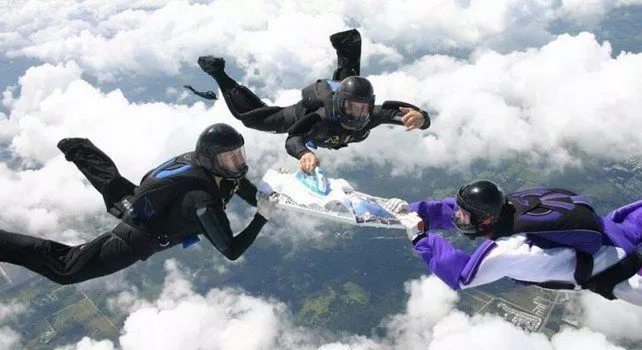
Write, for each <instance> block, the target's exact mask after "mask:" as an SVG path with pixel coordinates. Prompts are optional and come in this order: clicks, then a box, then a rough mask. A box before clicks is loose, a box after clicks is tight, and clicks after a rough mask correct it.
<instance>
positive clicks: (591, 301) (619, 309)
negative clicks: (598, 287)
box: [578, 293, 642, 341]
mask: <svg viewBox="0 0 642 350" xmlns="http://www.w3.org/2000/svg"><path fill="white" fill-rule="evenodd" d="M581 306H582V308H581V309H580V310H578V313H579V317H578V318H579V319H580V320H581V322H582V325H584V326H586V327H588V328H590V329H592V330H594V331H596V332H600V333H603V334H604V335H606V336H608V337H609V338H611V339H627V340H630V341H640V340H642V334H640V329H642V307H635V306H631V304H629V303H626V302H624V301H620V300H614V301H609V300H606V299H604V298H602V297H600V296H598V295H595V294H592V293H583V294H582V297H581Z"/></svg>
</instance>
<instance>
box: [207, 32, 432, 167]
mask: <svg viewBox="0 0 642 350" xmlns="http://www.w3.org/2000/svg"><path fill="white" fill-rule="evenodd" d="M330 41H331V43H332V46H333V47H334V48H335V49H336V52H337V61H338V68H337V70H336V71H335V72H334V74H333V79H334V80H327V79H319V80H317V81H316V82H315V83H313V84H311V85H309V86H308V87H306V88H304V89H303V90H302V99H301V101H299V102H297V103H296V104H294V105H291V106H287V107H280V106H267V105H266V104H265V103H263V102H262V101H261V100H260V99H259V98H258V97H257V96H256V95H255V94H254V93H253V92H251V91H250V90H249V89H248V88H246V87H245V86H242V85H239V84H238V83H237V82H236V81H234V80H233V79H232V78H230V77H229V76H228V75H227V74H226V73H225V71H224V68H225V61H224V60H223V58H220V57H214V56H201V57H199V59H198V64H199V65H200V67H201V68H202V69H203V70H204V71H205V72H206V73H207V74H209V75H210V76H212V77H213V78H214V79H215V80H216V82H217V84H218V86H219V87H220V88H221V92H222V94H223V98H224V99H225V102H226V104H227V106H228V108H229V110H230V111H231V112H232V115H233V116H234V117H235V118H237V119H239V120H240V121H242V122H243V124H244V125H245V126H246V127H248V128H252V129H256V130H261V131H268V132H273V133H288V137H287V139H286V142H285V148H286V150H287V152H288V154H290V155H291V156H292V157H294V158H296V159H298V160H299V166H300V168H301V169H302V170H304V171H306V172H312V171H313V170H314V168H315V167H316V166H317V165H318V164H319V159H318V158H317V157H316V155H315V153H314V152H313V151H312V150H311V148H312V149H316V148H317V147H322V148H330V149H339V148H343V147H346V146H347V145H348V144H349V143H352V142H361V141H363V140H365V139H366V138H367V137H368V135H369V134H370V130H371V129H373V128H375V127H377V126H378V125H380V124H397V125H404V126H405V127H406V131H410V130H412V129H416V128H419V129H422V130H425V129H427V128H428V127H429V126H430V118H429V116H428V113H426V112H425V111H422V110H421V109H420V108H419V107H416V106H413V105H411V104H409V103H405V102H399V101H385V102H384V103H383V105H375V95H374V90H373V87H372V84H371V83H370V82H369V81H368V79H366V78H363V77H360V76H358V75H359V73H360V68H359V65H360V55H361V36H360V34H359V32H358V31H357V30H355V29H352V30H348V31H344V32H339V33H335V34H333V35H332V36H330Z"/></svg>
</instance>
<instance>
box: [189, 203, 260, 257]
mask: <svg viewBox="0 0 642 350" xmlns="http://www.w3.org/2000/svg"><path fill="white" fill-rule="evenodd" d="M186 201H187V203H188V205H187V206H186V209H187V212H186V214H187V215H189V216H190V217H191V218H192V221H193V222H194V223H195V224H196V227H197V228H198V231H199V233H200V234H202V235H203V236H205V237H206V238H207V240H209V241H210V242H211V243H212V245H214V247H216V249H218V250H219V251H220V252H221V253H222V254H223V255H225V257H226V258H228V259H230V260H236V259H238V258H239V257H240V256H241V255H242V254H243V253H244V252H245V250H246V249H247V248H248V247H249V246H250V245H252V243H253V242H254V240H255V239H256V236H258V234H259V232H260V231H261V228H263V225H265V223H266V222H267V220H266V219H265V218H264V217H263V216H261V215H260V214H258V213H257V214H256V215H254V218H253V219H252V221H251V222H250V223H249V225H247V227H246V228H245V229H244V230H243V231H241V232H240V233H239V234H238V235H236V236H234V234H233V232H232V228H231V227H230V222H229V220H228V219H227V215H226V214H225V211H224V210H223V207H222V204H221V203H220V201H218V202H217V201H216V200H215V199H214V198H213V197H212V196H211V195H210V194H208V193H206V192H204V191H194V192H191V193H189V194H188V195H187V196H186Z"/></svg>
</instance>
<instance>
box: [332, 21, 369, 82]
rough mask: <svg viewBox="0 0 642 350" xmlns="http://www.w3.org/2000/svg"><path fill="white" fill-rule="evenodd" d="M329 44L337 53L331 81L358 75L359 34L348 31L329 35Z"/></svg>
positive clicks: (359, 55) (359, 57) (359, 66)
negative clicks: (335, 67)
mask: <svg viewBox="0 0 642 350" xmlns="http://www.w3.org/2000/svg"><path fill="white" fill-rule="evenodd" d="M330 43H332V47H334V48H335V50H336V51H337V66H338V68H337V70H336V71H335V72H334V75H333V77H332V79H333V80H343V79H345V78H347V77H349V76H353V75H359V74H360V70H361V34H360V33H359V31H357V30H356V29H350V30H346V31H343V32H338V33H334V34H332V35H330Z"/></svg>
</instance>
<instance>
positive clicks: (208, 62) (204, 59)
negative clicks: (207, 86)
mask: <svg viewBox="0 0 642 350" xmlns="http://www.w3.org/2000/svg"><path fill="white" fill-rule="evenodd" d="M198 65H199V66H200V67H201V69H202V70H203V71H204V72H205V73H207V74H209V75H210V76H211V77H212V78H214V80H216V83H217V84H218V86H219V87H220V88H221V90H223V89H228V88H232V87H234V86H236V85H237V83H236V81H234V79H232V78H230V77H229V76H228V75H227V73H225V60H224V59H223V58H222V57H214V56H201V57H199V58H198Z"/></svg>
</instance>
